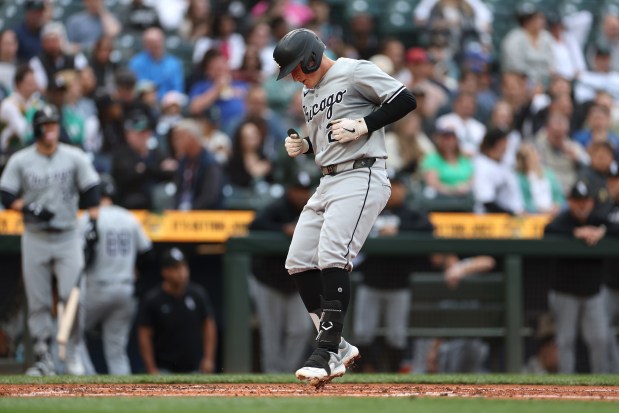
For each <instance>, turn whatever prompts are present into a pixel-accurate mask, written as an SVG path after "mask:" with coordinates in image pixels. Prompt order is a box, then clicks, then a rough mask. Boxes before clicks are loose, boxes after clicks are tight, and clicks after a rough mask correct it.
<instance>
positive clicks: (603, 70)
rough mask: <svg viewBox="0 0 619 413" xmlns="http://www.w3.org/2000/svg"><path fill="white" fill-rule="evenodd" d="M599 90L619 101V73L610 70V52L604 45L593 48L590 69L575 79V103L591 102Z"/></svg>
mask: <svg viewBox="0 0 619 413" xmlns="http://www.w3.org/2000/svg"><path fill="white" fill-rule="evenodd" d="M600 90H603V91H606V92H608V93H609V94H610V95H611V96H612V97H613V99H614V100H615V101H618V100H619V72H617V70H613V68H612V60H611V51H610V49H608V48H607V47H606V45H598V46H597V47H596V48H595V51H594V57H593V63H592V65H591V69H590V70H585V71H583V72H581V73H579V74H578V76H577V77H576V85H575V87H574V95H575V98H576V102H578V103H584V102H587V101H591V100H593V99H594V98H595V96H596V93H597V92H598V91H600Z"/></svg>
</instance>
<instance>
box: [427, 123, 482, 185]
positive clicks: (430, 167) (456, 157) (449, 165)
mask: <svg viewBox="0 0 619 413" xmlns="http://www.w3.org/2000/svg"><path fill="white" fill-rule="evenodd" d="M433 137H434V144H435V145H436V152H433V153H429V154H427V155H426V156H425V157H424V158H423V161H422V163H421V171H422V173H423V178H424V181H425V184H426V186H427V187H429V188H432V189H433V190H434V191H436V192H438V193H439V194H441V195H446V196H463V195H467V194H469V193H470V192H471V189H472V185H473V162H472V161H471V159H470V158H469V157H467V156H465V155H463V154H462V152H461V151H460V145H459V144H458V138H457V137H456V132H455V130H454V129H453V128H437V130H436V132H434V136H433Z"/></svg>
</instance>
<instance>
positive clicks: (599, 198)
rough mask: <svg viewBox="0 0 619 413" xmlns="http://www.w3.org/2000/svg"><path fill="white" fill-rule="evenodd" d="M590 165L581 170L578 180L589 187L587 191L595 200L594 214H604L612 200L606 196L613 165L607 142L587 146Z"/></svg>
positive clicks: (611, 150)
mask: <svg viewBox="0 0 619 413" xmlns="http://www.w3.org/2000/svg"><path fill="white" fill-rule="evenodd" d="M588 152H589V156H590V157H591V164H589V165H586V166H584V167H582V168H581V170H580V173H579V175H578V180H580V181H583V182H585V183H586V184H587V186H588V187H589V191H591V194H592V195H593V197H594V199H595V212H596V213H600V214H604V213H606V212H607V211H608V210H609V208H610V207H611V205H612V199H611V198H610V196H609V195H608V189H607V188H606V180H607V179H608V175H609V174H610V171H611V168H613V165H616V161H615V159H614V154H615V153H616V152H615V151H614V148H613V147H612V146H611V145H610V144H609V143H608V142H593V143H592V144H590V145H589V149H588Z"/></svg>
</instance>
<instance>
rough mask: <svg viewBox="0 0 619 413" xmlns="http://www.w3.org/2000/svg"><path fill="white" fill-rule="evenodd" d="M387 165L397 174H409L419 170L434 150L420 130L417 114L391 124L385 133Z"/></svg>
mask: <svg viewBox="0 0 619 413" xmlns="http://www.w3.org/2000/svg"><path fill="white" fill-rule="evenodd" d="M385 146H386V147H387V159H388V160H387V163H388V166H389V167H390V168H393V169H395V170H396V171H397V172H400V171H404V172H408V173H410V174H412V173H416V172H418V171H419V170H420V166H421V162H422V160H423V159H424V157H426V156H427V155H429V154H431V153H434V152H435V151H436V148H435V146H434V144H433V143H432V141H431V140H430V138H428V136H427V135H426V134H425V133H424V131H423V130H422V129H421V119H420V118H419V115H418V114H417V112H411V113H409V114H407V115H406V116H404V117H403V118H402V119H400V120H398V121H397V122H395V123H394V124H393V127H392V128H391V129H390V130H389V131H387V132H385Z"/></svg>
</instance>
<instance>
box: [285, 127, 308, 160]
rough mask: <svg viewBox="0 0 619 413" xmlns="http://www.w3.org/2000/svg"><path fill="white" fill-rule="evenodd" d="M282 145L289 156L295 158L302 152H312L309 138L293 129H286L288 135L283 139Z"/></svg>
mask: <svg viewBox="0 0 619 413" xmlns="http://www.w3.org/2000/svg"><path fill="white" fill-rule="evenodd" d="M284 147H285V148H286V152H288V156H290V157H291V158H296V157H297V156H299V155H301V154H303V153H313V152H314V150H313V148H312V143H311V142H310V141H309V138H302V137H301V135H299V132H297V131H296V130H294V129H288V136H287V137H286V139H285V140H284Z"/></svg>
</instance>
